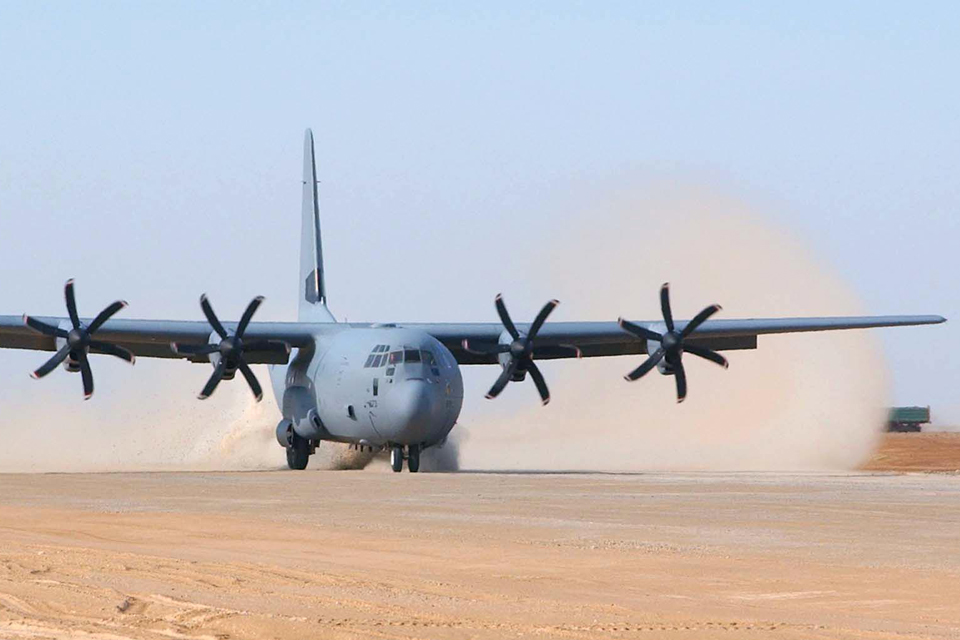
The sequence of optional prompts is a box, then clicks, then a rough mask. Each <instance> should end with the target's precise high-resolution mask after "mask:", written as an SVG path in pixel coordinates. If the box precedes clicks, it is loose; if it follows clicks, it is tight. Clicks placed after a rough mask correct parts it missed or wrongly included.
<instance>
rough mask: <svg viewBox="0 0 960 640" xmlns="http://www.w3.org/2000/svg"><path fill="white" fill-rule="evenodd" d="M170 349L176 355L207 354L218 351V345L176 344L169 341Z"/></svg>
mask: <svg viewBox="0 0 960 640" xmlns="http://www.w3.org/2000/svg"><path fill="white" fill-rule="evenodd" d="M170 349H172V350H173V352H174V353H175V354H177V355H178V356H208V355H210V354H211V353H216V352H217V351H220V345H216V344H178V343H176V342H171V343H170Z"/></svg>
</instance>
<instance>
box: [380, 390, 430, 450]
mask: <svg viewBox="0 0 960 640" xmlns="http://www.w3.org/2000/svg"><path fill="white" fill-rule="evenodd" d="M434 386H436V385H431V384H430V383H428V382H426V381H425V380H405V381H403V382H402V383H400V384H399V385H397V387H396V388H394V389H393V390H392V391H391V392H390V404H391V413H393V415H394V416H395V418H396V419H397V422H398V423H399V424H398V426H399V427H400V430H401V431H402V432H403V433H404V435H405V436H406V437H405V438H404V439H405V440H406V439H409V440H410V442H419V441H420V440H423V439H426V438H427V437H428V435H429V433H430V430H431V426H432V422H433V412H434V409H435V407H434V402H433V387H434ZM398 435H399V434H398Z"/></svg>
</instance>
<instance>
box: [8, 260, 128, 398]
mask: <svg viewBox="0 0 960 640" xmlns="http://www.w3.org/2000/svg"><path fill="white" fill-rule="evenodd" d="M63 293H64V297H65V298H66V301H67V313H68V314H69V315H70V323H71V324H72V325H73V329H71V330H70V331H67V330H66V329H63V328H61V327H59V326H56V325H52V324H47V323H46V322H43V321H42V320H37V319H36V318H33V317H31V316H28V315H26V314H24V316H23V323H24V324H25V325H27V326H28V327H30V328H31V329H33V330H34V331H36V332H37V333H42V334H43V335H45V336H51V337H53V338H58V341H57V343H58V344H60V342H59V341H60V340H63V341H64V342H63V346H62V347H60V350H59V351H57V352H56V353H55V354H54V355H53V357H52V358H50V359H49V360H47V361H46V362H44V363H43V364H42V365H40V368H39V369H37V370H36V371H34V372H33V373H31V374H30V375H31V376H32V377H33V378H34V379H36V380H39V379H40V378H42V377H44V376H45V375H47V374H48V373H50V372H51V371H53V370H54V369H56V368H57V365H59V364H60V363H62V362H63V361H64V360H66V359H67V358H68V357H69V358H70V364H71V365H72V364H73V363H76V365H77V366H79V368H80V377H81V378H82V379H83V399H84V400H89V399H90V397H91V396H92V395H93V372H92V371H91V370H90V362H89V361H88V359H87V355H88V354H89V353H90V351H91V350H92V351H93V352H94V353H105V354H107V355H111V356H116V357H117V358H120V359H121V360H126V361H127V362H129V363H130V364H133V363H134V362H135V361H136V357H135V356H134V355H133V353H131V352H130V351H129V350H128V349H124V348H123V347H121V346H118V345H115V344H112V343H109V342H104V341H102V340H94V339H93V336H94V334H95V333H96V332H97V330H98V329H100V327H102V326H103V323H105V322H106V321H107V320H109V319H110V318H111V317H113V315H114V314H116V313H117V312H118V311H120V310H121V309H123V308H124V307H125V306H127V303H126V302H124V301H123V300H117V301H116V302H114V303H113V304H111V305H109V306H107V308H106V309H104V310H103V311H101V312H100V313H98V314H97V317H96V318H94V319H93V321H92V322H91V323H90V324H89V325H84V324H83V323H82V322H80V314H79V313H77V298H76V295H75V294H74V291H73V279H72V278H71V279H70V280H67V284H66V285H64V288H63ZM71 370H72V371H76V369H75V368H71Z"/></svg>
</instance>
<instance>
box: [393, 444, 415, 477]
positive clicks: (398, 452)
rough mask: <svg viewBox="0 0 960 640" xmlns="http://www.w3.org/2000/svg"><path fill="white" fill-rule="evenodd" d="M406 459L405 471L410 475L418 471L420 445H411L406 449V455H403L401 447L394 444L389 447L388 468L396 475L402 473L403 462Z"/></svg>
mask: <svg viewBox="0 0 960 640" xmlns="http://www.w3.org/2000/svg"><path fill="white" fill-rule="evenodd" d="M404 457H406V460H407V469H409V470H410V473H417V472H418V471H420V445H418V444H412V445H410V446H409V447H407V455H406V456H404V455H403V446H402V445H399V444H395V445H393V446H392V447H390V468H391V469H393V470H394V471H395V472H396V473H400V472H401V471H403V460H404Z"/></svg>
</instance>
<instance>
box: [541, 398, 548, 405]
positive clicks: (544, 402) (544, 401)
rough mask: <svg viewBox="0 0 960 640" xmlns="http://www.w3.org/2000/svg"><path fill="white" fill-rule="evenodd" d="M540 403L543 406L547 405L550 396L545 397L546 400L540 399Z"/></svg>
mask: <svg viewBox="0 0 960 640" xmlns="http://www.w3.org/2000/svg"><path fill="white" fill-rule="evenodd" d="M540 403H541V404H542V405H543V406H547V405H548V404H550V398H547V399H546V400H541V401H540Z"/></svg>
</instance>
